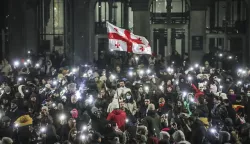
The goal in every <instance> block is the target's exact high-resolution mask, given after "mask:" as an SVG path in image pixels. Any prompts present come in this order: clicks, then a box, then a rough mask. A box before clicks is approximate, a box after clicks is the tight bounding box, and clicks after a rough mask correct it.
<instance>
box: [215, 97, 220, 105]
mask: <svg viewBox="0 0 250 144" xmlns="http://www.w3.org/2000/svg"><path fill="white" fill-rule="evenodd" d="M213 102H214V104H220V103H221V99H220V98H219V97H214V101H213Z"/></svg>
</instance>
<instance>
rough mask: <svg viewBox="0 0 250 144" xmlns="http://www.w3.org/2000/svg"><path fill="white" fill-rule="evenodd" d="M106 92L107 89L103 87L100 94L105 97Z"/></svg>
mask: <svg viewBox="0 0 250 144" xmlns="http://www.w3.org/2000/svg"><path fill="white" fill-rule="evenodd" d="M105 94H106V92H105V89H101V91H100V96H101V97H102V98H103V97H104V96H105Z"/></svg>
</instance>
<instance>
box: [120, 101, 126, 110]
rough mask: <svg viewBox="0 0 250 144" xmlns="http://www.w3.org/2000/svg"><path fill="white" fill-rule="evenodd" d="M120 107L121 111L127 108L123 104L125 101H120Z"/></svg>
mask: <svg viewBox="0 0 250 144" xmlns="http://www.w3.org/2000/svg"><path fill="white" fill-rule="evenodd" d="M119 106H120V109H124V108H125V103H124V102H123V100H121V101H119Z"/></svg>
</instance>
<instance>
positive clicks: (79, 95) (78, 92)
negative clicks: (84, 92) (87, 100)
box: [76, 91, 82, 99]
mask: <svg viewBox="0 0 250 144" xmlns="http://www.w3.org/2000/svg"><path fill="white" fill-rule="evenodd" d="M76 98H77V99H81V98H82V97H81V93H80V91H76Z"/></svg>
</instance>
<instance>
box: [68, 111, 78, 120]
mask: <svg viewBox="0 0 250 144" xmlns="http://www.w3.org/2000/svg"><path fill="white" fill-rule="evenodd" d="M70 113H71V115H72V118H74V119H76V118H78V111H77V109H73V110H71V112H70Z"/></svg>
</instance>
